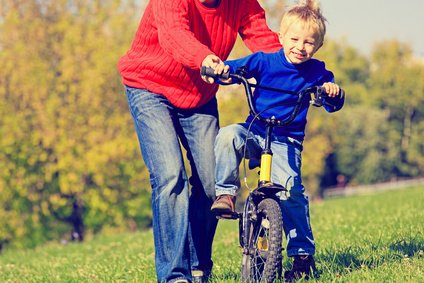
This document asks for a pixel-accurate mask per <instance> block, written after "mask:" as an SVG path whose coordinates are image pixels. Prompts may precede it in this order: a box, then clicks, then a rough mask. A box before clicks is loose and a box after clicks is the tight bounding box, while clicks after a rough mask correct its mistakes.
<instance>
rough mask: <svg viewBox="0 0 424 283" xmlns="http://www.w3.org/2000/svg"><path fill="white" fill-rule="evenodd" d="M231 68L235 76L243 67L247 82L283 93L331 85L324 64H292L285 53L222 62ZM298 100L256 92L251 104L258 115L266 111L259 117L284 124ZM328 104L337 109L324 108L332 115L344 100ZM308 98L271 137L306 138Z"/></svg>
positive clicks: (271, 93) (316, 62)
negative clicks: (285, 124)
mask: <svg viewBox="0 0 424 283" xmlns="http://www.w3.org/2000/svg"><path fill="white" fill-rule="evenodd" d="M225 64H226V65H229V66H230V72H231V73H234V72H235V71H236V70H237V69H238V68H239V67H242V66H245V67H246V69H247V72H248V73H247V76H246V77H247V78H255V79H256V82H257V84H258V85H262V86H268V87H273V88H279V89H286V90H290V91H294V92H298V91H301V90H303V89H305V88H308V87H311V86H321V85H322V84H323V83H325V82H334V75H333V73H332V72H330V71H328V70H326V69H325V64H324V62H322V61H319V60H317V59H314V58H312V59H310V60H308V61H306V62H304V63H302V64H292V63H290V62H288V61H287V59H286V56H285V55H284V50H283V49H280V51H278V52H275V53H264V52H257V53H253V54H251V55H249V56H247V57H244V58H241V59H237V60H228V61H225ZM296 99H297V96H295V95H293V94H285V93H281V92H275V91H270V90H264V89H260V88H258V89H255V91H254V97H253V102H254V104H255V107H256V110H257V111H258V113H259V112H261V111H263V110H265V109H267V108H270V107H272V106H275V105H282V104H283V105H282V106H277V107H274V108H270V109H268V110H265V111H264V112H263V113H262V114H261V116H263V117H271V116H275V117H276V118H278V119H281V120H284V119H285V118H287V117H288V115H289V114H290V113H291V111H292V110H293V107H294V104H295V102H296ZM328 99H329V101H328V102H329V103H331V104H333V105H335V106H336V108H335V109H334V108H330V107H326V106H324V107H325V109H326V110H327V111H328V112H335V111H338V110H340V109H341V108H342V107H343V104H344V99H340V98H339V97H336V98H328ZM309 101H310V97H305V99H304V100H303V104H302V106H301V109H300V111H299V114H298V115H297V117H296V118H295V119H294V121H293V122H292V123H291V124H290V125H288V126H285V127H277V128H274V135H277V136H288V137H292V138H295V139H297V140H299V141H303V139H304V137H305V127H306V117H307V113H308V109H309V105H310V104H309ZM252 120H253V116H252V115H251V114H250V115H249V116H248V117H247V120H246V122H248V123H250V122H251V121H252ZM255 124H258V125H259V126H260V128H261V129H262V130H263V133H265V125H264V124H263V123H262V122H259V121H258V120H256V121H255Z"/></svg>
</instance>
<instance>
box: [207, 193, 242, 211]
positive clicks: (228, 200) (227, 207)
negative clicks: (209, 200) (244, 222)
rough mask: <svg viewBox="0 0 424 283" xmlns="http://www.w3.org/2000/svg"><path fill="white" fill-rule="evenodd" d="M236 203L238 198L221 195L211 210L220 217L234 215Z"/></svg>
mask: <svg viewBox="0 0 424 283" xmlns="http://www.w3.org/2000/svg"><path fill="white" fill-rule="evenodd" d="M235 202H236V197H235V196H232V195H219V196H218V197H217V198H216V200H215V201H214V202H213V204H212V207H211V210H212V211H213V212H215V213H216V214H218V215H223V214H230V215H231V214H234V213H235V208H234V203H235Z"/></svg>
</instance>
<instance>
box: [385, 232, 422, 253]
mask: <svg viewBox="0 0 424 283" xmlns="http://www.w3.org/2000/svg"><path fill="white" fill-rule="evenodd" d="M389 249H390V250H392V251H394V252H398V253H401V254H402V255H404V256H408V257H413V256H415V255H417V254H418V256H422V252H423V251H424V242H423V240H422V239H419V238H418V236H417V237H415V238H413V239H400V240H398V241H396V242H394V243H392V244H390V245H389ZM420 252H421V255H420V254H419V253H420Z"/></svg>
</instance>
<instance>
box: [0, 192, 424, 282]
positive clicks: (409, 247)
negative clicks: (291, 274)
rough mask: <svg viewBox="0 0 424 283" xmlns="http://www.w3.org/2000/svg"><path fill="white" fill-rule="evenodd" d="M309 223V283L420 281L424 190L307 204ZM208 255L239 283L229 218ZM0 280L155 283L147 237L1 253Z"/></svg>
mask: <svg viewBox="0 0 424 283" xmlns="http://www.w3.org/2000/svg"><path fill="white" fill-rule="evenodd" d="M311 220H312V228H313V230H314V236H315V241H316V244H317V253H316V261H317V267H318V276H319V277H318V279H314V280H312V282H314V281H316V282H424V254H423V252H424V187H415V188H410V189H404V190H397V191H389V192H382V193H375V194H370V195H361V196H354V197H349V198H339V199H329V200H325V201H323V202H320V203H313V204H311ZM213 254H214V263H215V265H214V276H213V278H212V282H213V283H215V282H239V281H240V260H241V251H240V248H239V247H238V230H237V222H236V221H220V224H219V225H218V230H217V233H216V237H215V242H214V247H213ZM283 264H284V266H285V267H286V268H288V267H289V266H290V264H291V263H290V261H289V259H288V258H287V257H284V263H283ZM0 282H156V280H155V267H154V249H153V236H152V232H151V231H145V232H138V233H133V234H121V235H112V236H97V237H95V238H94V239H93V240H90V241H87V242H85V243H83V244H67V245H61V244H59V243H50V244H47V245H43V246H40V247H38V248H36V249H32V250H6V251H5V252H4V253H3V254H2V255H1V256H0Z"/></svg>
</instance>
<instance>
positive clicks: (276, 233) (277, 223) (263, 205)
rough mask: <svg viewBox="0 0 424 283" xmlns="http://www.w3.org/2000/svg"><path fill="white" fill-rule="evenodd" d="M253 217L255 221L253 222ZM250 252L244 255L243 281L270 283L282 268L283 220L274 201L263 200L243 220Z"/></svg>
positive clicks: (246, 243)
mask: <svg viewBox="0 0 424 283" xmlns="http://www.w3.org/2000/svg"><path fill="white" fill-rule="evenodd" d="M255 218H256V219H255ZM243 228H244V231H246V233H247V235H246V236H247V241H246V242H245V245H246V247H248V250H249V253H248V254H245V253H243V259H242V272H241V273H242V275H241V276H242V282H245V283H247V282H249V283H250V282H273V281H274V279H275V277H276V275H277V274H278V273H279V271H281V270H280V268H281V257H282V255H281V254H282V233H283V231H282V230H283V221H282V216H281V209H280V206H279V205H278V203H277V201H275V200H274V199H271V198H266V199H263V200H262V201H261V202H260V203H259V205H258V209H257V212H256V217H254V218H252V217H250V219H247V221H245V227H243Z"/></svg>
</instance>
